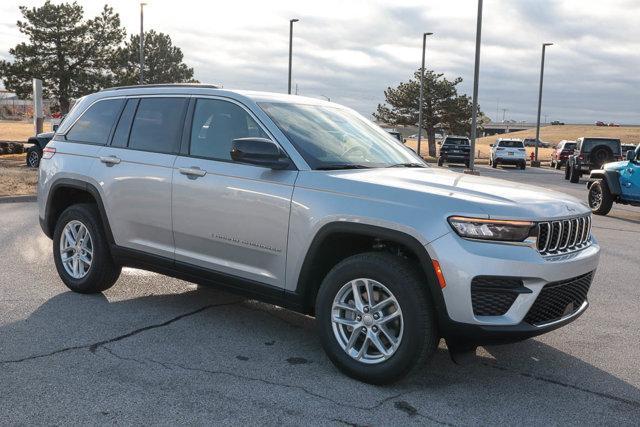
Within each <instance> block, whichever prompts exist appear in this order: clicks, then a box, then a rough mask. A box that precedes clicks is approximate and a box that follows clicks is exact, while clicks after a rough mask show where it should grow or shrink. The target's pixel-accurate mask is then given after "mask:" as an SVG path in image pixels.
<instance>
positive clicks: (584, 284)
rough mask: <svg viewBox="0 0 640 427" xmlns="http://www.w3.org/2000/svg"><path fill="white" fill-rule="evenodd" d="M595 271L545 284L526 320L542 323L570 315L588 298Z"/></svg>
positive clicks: (533, 323)
mask: <svg viewBox="0 0 640 427" xmlns="http://www.w3.org/2000/svg"><path fill="white" fill-rule="evenodd" d="M592 279H593V271H592V272H590V273H587V274H583V275H581V276H577V277H573V278H571V279H567V280H561V281H559V282H551V283H547V284H546V285H544V287H543V288H542V290H541V291H540V294H538V297H537V298H536V300H535V302H534V303H533V305H532V306H531V308H530V309H529V312H528V313H527V315H526V316H525V318H524V321H525V322H527V323H530V324H532V325H542V324H545V323H549V322H553V321H555V320H559V319H562V318H563V317H566V316H570V315H572V314H574V313H575V312H576V311H578V310H579V309H580V307H581V306H582V304H583V303H584V302H585V301H586V300H587V292H589V287H590V286H591V280H592Z"/></svg>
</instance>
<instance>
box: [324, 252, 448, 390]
mask: <svg viewBox="0 0 640 427" xmlns="http://www.w3.org/2000/svg"><path fill="white" fill-rule="evenodd" d="M356 279H366V280H368V281H369V282H368V283H373V282H375V283H377V285H382V286H383V287H384V288H386V291H389V292H390V294H391V295H392V296H393V297H395V299H396V301H397V304H398V306H399V307H400V312H401V319H402V320H401V321H400V320H398V319H395V320H392V321H391V322H389V323H386V324H387V325H394V323H392V322H398V323H395V326H396V329H393V327H390V328H387V329H386V330H387V331H391V333H392V334H393V333H394V331H396V332H397V330H398V328H399V329H400V331H401V335H400V336H399V340H400V341H399V342H400V343H399V345H398V347H397V348H396V349H395V351H394V352H393V353H392V354H391V355H390V356H389V357H388V358H383V356H382V353H381V352H380V351H377V350H376V349H375V348H377V347H375V346H373V347H375V348H373V349H372V347H367V350H366V351H365V354H364V356H363V359H362V360H365V361H361V360H357V359H356V358H355V356H352V355H351V354H349V353H347V350H345V349H343V345H348V340H349V339H350V338H352V335H353V334H354V333H356V332H353V331H358V332H357V333H358V335H357V341H356V342H355V343H354V346H353V348H352V351H353V352H356V353H357V352H358V351H360V350H362V349H363V347H364V340H365V334H364V333H363V332H362V330H361V329H362V328H365V330H366V331H367V332H366V340H369V336H377V337H382V339H380V341H381V342H382V343H383V345H390V344H391V341H390V340H388V339H386V338H385V334H383V333H382V329H378V331H377V332H374V331H375V329H376V328H377V326H376V324H375V323H374V324H373V326H372V325H369V326H366V323H365V322H367V321H371V322H374V320H372V319H373V318H372V317H369V318H368V320H365V319H367V317H366V316H367V314H366V313H369V316H371V312H368V311H366V310H367V309H366V308H363V309H362V311H360V312H359V313H360V314H359V316H360V321H358V322H357V324H358V326H356V327H355V329H352V331H349V330H348V329H347V328H348V327H347V326H344V325H340V324H338V323H334V322H333V320H332V319H333V317H334V306H333V305H334V301H335V300H340V299H341V298H343V297H344V298H351V299H350V300H349V299H346V300H345V302H344V304H345V305H349V306H352V303H353V298H352V297H353V295H354V294H353V292H352V289H353V288H352V286H350V282H352V281H355V280H356ZM371 281H373V282H371ZM359 283H360V284H361V285H363V286H359V289H360V290H361V292H360V293H362V294H364V295H362V297H361V299H362V301H363V303H364V305H365V307H366V306H367V305H368V303H367V301H368V298H367V297H366V295H368V293H367V292H366V291H365V288H366V286H364V284H363V282H359ZM375 283H374V284H373V286H377V285H376V284H375ZM427 286H429V284H428V283H426V279H424V277H422V275H421V274H420V273H419V272H418V268H417V266H416V265H414V264H413V263H411V262H409V261H408V260H406V259H404V258H400V257H399V256H396V255H392V254H388V253H382V252H367V253H363V254H358V255H354V256H351V257H349V258H347V259H345V260H343V261H341V262H340V263H338V264H337V265H336V266H335V267H333V268H332V269H331V271H330V272H329V273H328V274H327V275H326V277H325V278H324V280H323V281H322V284H321V286H320V289H319V291H318V296H317V299H316V325H317V328H318V334H319V336H320V341H321V343H322V347H323V348H324V350H325V352H326V353H327V356H328V357H329V359H330V360H331V362H332V363H333V364H334V365H335V366H336V367H337V368H338V369H339V370H340V371H342V372H343V373H345V374H346V375H348V376H350V377H352V378H355V379H357V380H360V381H363V382H367V383H371V384H388V383H391V382H394V381H397V380H399V379H400V378H402V377H404V376H406V375H407V374H409V373H410V372H411V371H412V370H413V369H416V370H418V369H422V368H423V367H424V364H425V362H426V361H427V359H429V357H430V356H432V355H433V353H434V352H435V351H436V348H437V345H438V340H439V337H438V332H437V327H436V321H435V310H434V308H433V304H432V302H431V299H430V296H429V295H428V293H427ZM374 289H378V293H377V295H378V298H377V299H374V302H379V301H380V299H385V298H386V296H383V294H384V293H385V292H386V291H384V290H380V289H381V288H379V287H378V288H376V287H374ZM363 291H364V292H363ZM345 292H346V294H345ZM349 294H350V295H351V296H350V297H349ZM341 295H346V296H341ZM374 295H375V292H374ZM392 304H393V303H392ZM387 307H394V306H393V305H388V306H387ZM389 309H390V310H392V308H389ZM339 312H340V315H341V316H344V317H345V318H346V317H349V316H351V317H350V318H351V319H354V318H355V316H356V311H355V310H344V309H339ZM396 312H397V311H396ZM376 314H378V313H377V312H376V313H374V314H373V315H374V316H375V315H376ZM383 314H384V315H385V316H388V315H389V314H390V313H389V312H387V313H383ZM399 322H401V324H402V326H401V327H398V325H399ZM341 333H342V335H341ZM347 334H348V335H347ZM370 343H372V342H371V341H370ZM358 344H359V347H360V348H356V347H358ZM385 348H386V346H385ZM387 350H389V351H390V350H391V347H390V348H389V349H387ZM376 352H377V355H376V354H375V353H376ZM370 353H373V355H370ZM371 357H373V359H371ZM375 357H378V359H375ZM380 358H382V360H381V359H380ZM372 360H373V362H372ZM367 361H368V363H367Z"/></svg>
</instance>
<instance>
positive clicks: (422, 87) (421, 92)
mask: <svg viewBox="0 0 640 427" xmlns="http://www.w3.org/2000/svg"><path fill="white" fill-rule="evenodd" d="M431 34H433V33H423V34H422V66H421V67H420V105H419V106H418V150H417V151H418V156H419V155H420V142H421V141H422V104H423V102H424V55H425V51H426V49H427V36H430V35H431ZM428 138H429V136H428V135H427V139H428Z"/></svg>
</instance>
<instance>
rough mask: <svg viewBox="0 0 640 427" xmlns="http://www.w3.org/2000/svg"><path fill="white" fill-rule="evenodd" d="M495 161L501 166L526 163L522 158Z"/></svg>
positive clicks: (501, 158)
mask: <svg viewBox="0 0 640 427" xmlns="http://www.w3.org/2000/svg"><path fill="white" fill-rule="evenodd" d="M495 161H496V162H497V163H501V164H503V165H519V164H522V163H526V162H527V159H525V158H524V157H496V159H495Z"/></svg>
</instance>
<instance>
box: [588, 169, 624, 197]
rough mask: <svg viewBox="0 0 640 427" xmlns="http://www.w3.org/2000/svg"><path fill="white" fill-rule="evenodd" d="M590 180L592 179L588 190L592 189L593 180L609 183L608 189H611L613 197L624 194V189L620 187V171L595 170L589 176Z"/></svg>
mask: <svg viewBox="0 0 640 427" xmlns="http://www.w3.org/2000/svg"><path fill="white" fill-rule="evenodd" d="M589 178H591V181H589V182H588V183H587V188H591V184H592V183H593V180H596V179H601V180H603V181H604V182H606V183H607V187H609V192H611V195H612V196H619V195H620V194H621V193H622V189H621V187H620V173H619V172H618V171H615V170H604V169H594V170H592V171H591V173H590V174H589Z"/></svg>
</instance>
